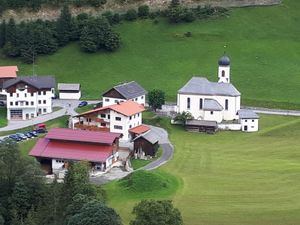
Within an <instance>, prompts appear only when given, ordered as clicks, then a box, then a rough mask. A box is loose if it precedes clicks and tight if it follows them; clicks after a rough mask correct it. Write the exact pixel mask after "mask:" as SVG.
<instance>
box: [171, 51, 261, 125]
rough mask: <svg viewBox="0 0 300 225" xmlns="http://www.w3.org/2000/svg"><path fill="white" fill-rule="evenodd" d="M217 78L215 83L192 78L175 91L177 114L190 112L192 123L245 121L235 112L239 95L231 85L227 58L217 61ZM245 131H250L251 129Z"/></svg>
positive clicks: (205, 79)
mask: <svg viewBox="0 0 300 225" xmlns="http://www.w3.org/2000/svg"><path fill="white" fill-rule="evenodd" d="M218 79H219V80H218V82H211V81H209V80H207V78H205V77H192V78H191V79H190V80H189V81H188V82H187V83H186V84H185V85H184V86H183V87H182V88H181V89H180V90H179V91H178V94H177V112H178V113H182V112H190V113H191V114H192V116H193V117H194V119H195V120H204V121H215V122H217V123H218V124H220V123H222V122H223V121H226V122H227V123H228V122H229V123H230V122H232V123H237V122H239V121H240V122H244V120H243V119H242V118H240V115H239V113H238V112H239V110H240V104H241V103H240V102H241V93H240V92H239V91H238V90H237V89H236V88H235V87H234V85H232V84H231V83H230V59H229V57H228V56H226V55H224V56H222V57H221V58H220V59H219V68H218ZM253 113H254V112H253ZM254 114H255V113H254ZM226 127H230V126H228V125H227V126H226ZM235 127H236V126H235ZM257 127H258V119H257ZM247 128H248V131H250V130H251V126H250V127H247ZM242 130H243V131H246V130H244V129H242Z"/></svg>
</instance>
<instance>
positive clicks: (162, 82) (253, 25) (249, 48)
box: [0, 0, 300, 108]
mask: <svg viewBox="0 0 300 225" xmlns="http://www.w3.org/2000/svg"><path fill="white" fill-rule="evenodd" d="M299 9H300V1H298V0H284V1H283V4H282V5H279V6H272V7H248V8H242V9H232V10H231V12H230V14H229V16H228V17H223V18H219V19H210V20H202V21H196V22H193V23H186V24H179V25H170V24H168V23H166V22H165V21H163V20H161V19H159V23H158V24H154V23H153V22H152V21H151V20H145V21H136V22H130V23H129V22H128V23H123V24H121V25H119V26H118V27H117V30H118V31H119V32H120V34H121V36H122V46H121V48H120V50H119V51H118V52H116V53H104V52H100V53H96V54H85V53H82V52H81V51H80V50H79V47H78V45H77V44H71V45H69V46H67V47H66V48H63V49H61V50H59V52H57V53H56V54H54V55H52V56H46V57H39V59H38V60H37V62H36V66H35V71H36V72H37V73H38V74H41V75H43V74H53V75H55V76H56V78H57V81H58V82H80V83H81V84H82V89H83V91H82V94H83V97H84V98H86V99H99V97H100V94H101V93H102V92H103V91H105V90H107V89H108V88H110V87H111V86H112V85H114V84H116V83H119V82H122V81H129V80H136V81H138V82H139V83H141V84H142V85H143V86H144V87H145V88H146V89H147V90H151V89H153V88H160V89H162V90H164V91H165V92H166V95H167V98H168V100H172V101H174V100H175V98H176V92H177V90H178V89H179V88H180V87H181V86H183V85H184V84H185V83H186V82H187V80H189V79H190V77H191V76H192V75H202V76H207V77H208V78H209V79H211V80H214V81H216V80H217V60H218V58H219V57H220V56H221V55H222V54H223V52H224V51H226V52H227V53H228V54H229V55H230V57H231V61H232V67H231V68H232V82H233V83H234V84H235V85H236V87H237V88H238V89H239V90H240V91H241V93H242V100H243V103H244V104H251V105H262V106H270V107H281V108H300V92H299V87H300V66H299V57H300V28H299V22H300V17H299ZM188 31H189V32H191V33H192V37H190V38H187V37H185V36H184V33H185V32H188ZM224 46H226V48H224ZM0 64H1V65H7V64H17V65H18V66H19V68H20V74H32V66H31V65H25V64H22V63H21V62H19V61H13V60H7V59H4V58H1V62H0Z"/></svg>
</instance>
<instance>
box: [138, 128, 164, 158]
mask: <svg viewBox="0 0 300 225" xmlns="http://www.w3.org/2000/svg"><path fill="white" fill-rule="evenodd" d="M133 142H134V147H133V149H134V157H135V158H139V159H147V158H149V157H154V156H155V155H156V153H157V150H158V148H159V139H158V137H157V135H156V134H155V133H154V132H153V131H152V130H148V131H146V132H144V133H142V134H140V135H138V136H136V137H135V138H134V139H133Z"/></svg>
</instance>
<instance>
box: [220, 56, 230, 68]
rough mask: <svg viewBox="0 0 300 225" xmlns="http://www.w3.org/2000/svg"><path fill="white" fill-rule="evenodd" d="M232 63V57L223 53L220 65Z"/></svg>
mask: <svg viewBox="0 0 300 225" xmlns="http://www.w3.org/2000/svg"><path fill="white" fill-rule="evenodd" d="M229 65H230V59H229V57H228V56H227V55H223V56H222V57H221V58H220V59H219V66H229Z"/></svg>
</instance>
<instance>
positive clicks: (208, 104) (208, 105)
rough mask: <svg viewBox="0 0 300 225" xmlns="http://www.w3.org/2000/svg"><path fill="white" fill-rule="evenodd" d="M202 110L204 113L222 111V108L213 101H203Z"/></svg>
mask: <svg viewBox="0 0 300 225" xmlns="http://www.w3.org/2000/svg"><path fill="white" fill-rule="evenodd" d="M203 110H205V111H222V110H223V107H222V106H221V105H220V104H219V102H217V101H216V100H214V99H204V105H203Z"/></svg>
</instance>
